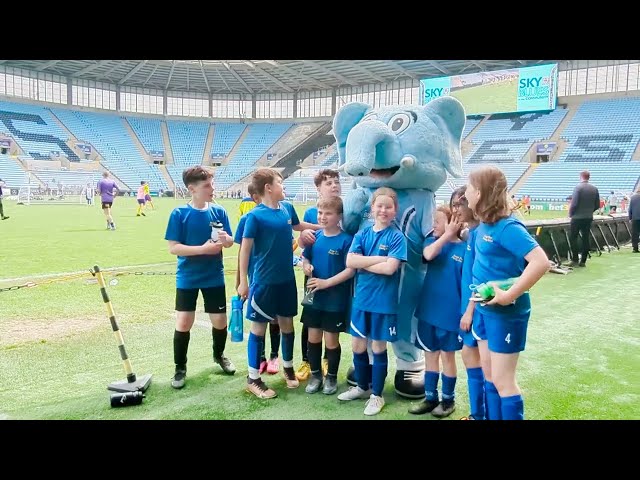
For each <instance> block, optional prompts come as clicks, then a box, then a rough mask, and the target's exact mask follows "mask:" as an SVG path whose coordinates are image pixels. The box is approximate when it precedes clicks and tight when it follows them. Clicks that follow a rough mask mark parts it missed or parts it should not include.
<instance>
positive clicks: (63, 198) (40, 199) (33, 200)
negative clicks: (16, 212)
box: [18, 185, 95, 205]
mask: <svg viewBox="0 0 640 480" xmlns="http://www.w3.org/2000/svg"><path fill="white" fill-rule="evenodd" d="M86 188H87V187H86V185H63V186H62V187H50V188H44V187H40V186H36V185H24V186H22V187H20V189H19V190H18V205H92V204H93V202H94V201H95V196H94V195H95V191H94V189H93V188H91V189H90V191H89V192H88V193H89V195H87V190H86ZM87 196H88V197H89V198H90V200H91V202H90V201H89V200H87Z"/></svg>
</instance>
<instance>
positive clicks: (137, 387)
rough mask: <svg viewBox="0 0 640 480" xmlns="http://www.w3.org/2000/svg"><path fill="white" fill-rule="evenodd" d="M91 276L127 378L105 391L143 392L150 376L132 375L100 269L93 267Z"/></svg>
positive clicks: (149, 382)
mask: <svg viewBox="0 0 640 480" xmlns="http://www.w3.org/2000/svg"><path fill="white" fill-rule="evenodd" d="M91 274H92V275H93V276H95V277H96V278H97V280H98V285H99V286H100V293H101V294H102V300H103V301H104V303H105V305H106V306H107V315H109V322H111V329H112V330H113V333H114V334H115V336H116V341H117V342H118V350H119V351H120V358H121V359H122V363H123V364H124V371H125V373H126V374H127V378H126V379H125V380H118V381H115V382H112V383H110V384H109V386H108V387H107V389H109V390H113V391H115V392H135V391H141V392H144V391H145V390H146V389H147V388H149V385H150V384H151V374H147V375H143V376H142V377H139V378H138V377H136V374H135V373H133V368H132V367H131V361H130V360H129V356H128V355H127V350H126V349H125V347H124V338H123V337H122V332H120V328H119V327H118V322H117V321H116V314H115V313H114V311H113V305H111V300H110V299H109V294H108V293H107V285H106V283H105V281H104V276H103V275H102V271H100V267H98V266H97V265H95V266H94V267H93V270H92V271H91Z"/></svg>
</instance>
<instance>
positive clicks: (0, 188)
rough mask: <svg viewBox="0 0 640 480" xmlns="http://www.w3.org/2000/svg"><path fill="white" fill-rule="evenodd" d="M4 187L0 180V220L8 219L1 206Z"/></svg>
mask: <svg viewBox="0 0 640 480" xmlns="http://www.w3.org/2000/svg"><path fill="white" fill-rule="evenodd" d="M4 186H5V183H4V182H3V181H2V179H1V178H0V219H2V220H7V219H8V218H9V217H7V216H6V215H5V214H4V207H3V206H2V187H4Z"/></svg>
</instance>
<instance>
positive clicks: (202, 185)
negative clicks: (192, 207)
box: [188, 178, 215, 202]
mask: <svg viewBox="0 0 640 480" xmlns="http://www.w3.org/2000/svg"><path fill="white" fill-rule="evenodd" d="M188 188H189V192H190V193H191V197H193V198H194V199H196V200H200V201H202V202H210V201H211V200H213V194H214V192H215V187H214V186H213V179H212V178H211V179H209V180H200V181H199V182H196V183H192V184H191V185H189V187H188Z"/></svg>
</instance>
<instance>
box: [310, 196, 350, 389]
mask: <svg viewBox="0 0 640 480" xmlns="http://www.w3.org/2000/svg"><path fill="white" fill-rule="evenodd" d="M342 208H343V207H342V200H341V199H340V197H333V198H322V199H320V201H319V202H318V213H317V215H316V221H317V222H318V224H319V225H320V227H321V229H320V230H318V231H316V240H315V242H314V243H313V245H311V246H308V247H307V248H305V249H304V253H303V255H304V261H303V267H302V268H303V270H304V273H305V275H306V276H307V277H308V278H309V280H308V282H307V289H308V290H309V291H310V292H311V295H312V297H311V298H312V303H311V304H310V305H305V307H304V308H303V310H302V315H301V320H302V323H303V324H304V325H305V326H306V327H307V328H308V329H309V342H308V355H309V364H310V370H311V377H310V378H309V383H308V384H307V387H306V389H305V391H306V392H307V393H316V392H318V391H319V390H320V388H321V387H322V386H323V372H322V368H321V360H320V357H321V353H322V338H323V335H324V340H325V346H326V355H327V360H328V368H327V374H326V378H325V379H324V388H323V390H322V393H324V394H325V395H332V394H334V393H336V391H337V389H338V367H339V366H340V355H341V350H340V342H339V335H340V332H344V331H346V326H347V323H348V322H349V319H348V317H347V315H348V312H349V304H350V302H351V278H353V276H354V275H355V270H354V269H352V268H347V267H346V260H347V253H348V252H349V248H350V247H351V243H352V240H353V237H352V236H351V235H349V234H347V233H345V232H343V231H342V229H341V228H340V226H339V223H340V220H341V218H342ZM308 297H309V296H308Z"/></svg>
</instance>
